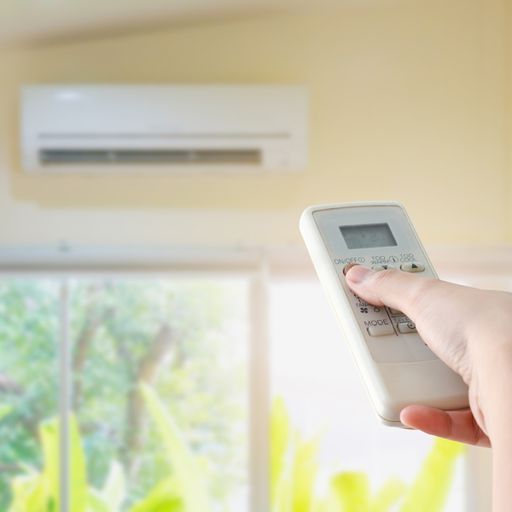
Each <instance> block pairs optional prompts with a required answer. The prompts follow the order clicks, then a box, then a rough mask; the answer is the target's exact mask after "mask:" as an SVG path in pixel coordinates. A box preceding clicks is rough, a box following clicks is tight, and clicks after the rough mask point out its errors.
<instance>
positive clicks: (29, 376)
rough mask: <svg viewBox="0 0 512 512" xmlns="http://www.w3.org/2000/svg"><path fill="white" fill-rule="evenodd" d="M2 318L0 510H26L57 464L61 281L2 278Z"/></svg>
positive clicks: (0, 357) (53, 474)
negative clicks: (27, 497)
mask: <svg viewBox="0 0 512 512" xmlns="http://www.w3.org/2000/svg"><path fill="white" fill-rule="evenodd" d="M0 319H1V320H0V355H1V356H0V439H1V442H0V510H8V508H9V506H12V507H13V510H27V508H26V505H27V503H26V501H25V500H24V498H23V495H24V494H28V493H29V491H30V489H32V488H34V487H35V486H36V485H38V484H40V483H41V481H42V479H41V473H42V471H43V470H44V469H43V468H45V469H46V470H47V471H48V469H49V468H50V467H53V468H55V467H57V464H58V455H57V453H56V450H55V447H56V442H57V423H56V417H57V411H58V397H57V376H58V338H59V287H58V283H56V282H54V281H50V280H40V279H6V278H3V279H1V281H0ZM42 440H44V444H45V446H46V448H47V449H48V450H47V452H46V459H45V458H44V457H43V449H42V446H41V442H42ZM56 478H58V474H57V473H56V472H55V471H54V472H53V473H52V482H55V481H56V480H55V479H56ZM14 506H16V507H17V508H14Z"/></svg>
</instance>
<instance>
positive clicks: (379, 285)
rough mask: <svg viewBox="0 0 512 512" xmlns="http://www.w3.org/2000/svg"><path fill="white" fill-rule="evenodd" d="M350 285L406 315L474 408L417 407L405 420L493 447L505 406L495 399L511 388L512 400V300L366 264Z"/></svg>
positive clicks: (353, 271)
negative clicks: (459, 382)
mask: <svg viewBox="0 0 512 512" xmlns="http://www.w3.org/2000/svg"><path fill="white" fill-rule="evenodd" d="M346 279H347V284H348V285H349V286H350V288H351V289H352V290H353V291H354V292H355V293H357V295H359V296H360V297H362V298H363V299H365V300H366V301H368V302H369V303H371V304H375V305H377V306H382V305H384V304H385V305H387V306H390V307H393V308H396V309H399V310H401V311H403V312H404V313H405V314H406V315H407V316H408V317H409V318H411V319H412V320H413V321H414V323H415V324H416V327H417V329H418V332H419V334H420V336H421V337H422V338H423V340H424V341H425V342H426V343H427V345H428V346H429V347H430V348H431V350H432V351H433V352H435V353H436V355H437V356H438V357H439V358H440V359H441V360H442V361H444V362H445V363H446V364H447V365H448V366H449V367H450V368H452V369H453V370H454V371H456V372H457V373H459V374H460V375H461V377H462V378H463V380H464V381H465V383H466V384H467V385H468V388H469V403H470V409H468V410H461V411H448V412H447V411H442V410H440V409H435V408H431V407H425V406H419V405H411V406H409V407H406V408H405V409H403V410H402V412H401V416H400V419H401V421H402V422H403V423H404V424H405V425H408V426H410V427H412V428H416V429H419V430H423V431H424V432H427V433H429V434H433V435H437V436H440V437H446V438H448V439H453V440H457V441H461V442H465V443H470V444H476V445H483V446H489V444H490V439H489V436H490V437H491V439H492V435H491V434H492V431H493V428H494V426H495V424H496V423H499V421H500V413H501V411H500V407H502V406H503V404H502V403H496V402H497V399H496V395H497V394H499V393H500V392H501V391H502V389H501V388H500V387H505V388H506V391H507V397H508V396H509V395H510V393H508V389H510V388H511V387H512V336H511V332H512V325H511V324H510V323H509V319H510V317H511V313H512V295H510V294H508V293H504V292H493V291H484V290H478V289H474V288H469V287H465V286H459V285H455V284H450V283H446V282H443V281H439V280H437V279H429V278H425V277H422V276H418V275H417V274H410V273H407V272H401V271H399V270H393V269H390V270H384V271H379V272H375V271H372V270H370V269H368V268H366V267H363V266H360V265H356V266H353V267H352V268H350V269H349V270H348V272H347V275H346ZM496 372H498V373H499V374H500V378H498V375H497V374H496ZM506 407H509V406H508V404H507V405H506ZM494 412H496V414H493V413H494ZM507 428H508V425H507Z"/></svg>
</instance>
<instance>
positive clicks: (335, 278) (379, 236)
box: [300, 202, 468, 427]
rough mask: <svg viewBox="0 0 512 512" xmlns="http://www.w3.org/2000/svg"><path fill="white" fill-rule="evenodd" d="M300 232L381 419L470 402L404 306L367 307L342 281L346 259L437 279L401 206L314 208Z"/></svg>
mask: <svg viewBox="0 0 512 512" xmlns="http://www.w3.org/2000/svg"><path fill="white" fill-rule="evenodd" d="M300 230H301V233H302V236H303V238H304V241H305V243H306V247H307V249H308V251H309V254H310V256H311V259H312V261H313V264H314V266H315V269H316V272H317V274H318V277H319V279H320V282H321V284H322V286H323V288H324V290H325V292H326V294H327V297H328V299H329V302H330V303H331V305H332V307H333V309H334V312H335V314H336V317H337V318H338V320H339V323H340V325H341V327H342V330H343V332H344V335H345V339H346V341H347V343H348V345H349V347H350V350H351V352H352V354H353V356H354V359H355V362H356V364H357V366H358V368H359V370H360V373H361V375H362V378H363V380H364V383H365V385H366V389H367V391H368V394H369V397H370V400H371V402H372V405H373V408H374V410H375V412H376V413H377V415H378V417H379V418H380V420H381V421H382V422H383V423H384V424H386V425H391V426H398V427H403V425H402V424H401V422H400V411H401V410H402V409H403V408H404V407H405V406H407V405H412V404H418V405H429V406H432V407H437V408H440V409H444V410H453V409H461V408H465V407H468V390H467V387H466V385H465V384H464V382H463V381H462V379H461V378H460V377H459V375H458V374H456V373H455V372H454V371H452V370H451V369H450V368H448V367H447V366H446V365H445V364H444V363H443V362H442V361H441V360H440V359H438V358H437V356H436V355H435V354H434V353H433V352H432V351H431V350H430V349H429V348H428V346H427V345H426V344H425V343H424V342H423V340H422V339H421V337H420V336H419V334H418V333H417V331H416V326H415V325H414V322H412V321H411V319H410V318H407V317H406V316H405V315H404V313H402V312H401V311H397V310H395V309H392V308H389V307H380V306H373V305H372V304H368V303H367V302H365V301H364V300H362V299H361V298H360V297H358V296H357V295H356V294H354V293H353V292H352V291H351V290H350V288H348V286H347V284H346V282H345V277H344V271H345V270H346V268H347V265H349V264H351V263H358V264H361V265H365V266H369V267H371V268H373V269H374V270H377V271H380V270H385V269H387V268H396V269H399V270H400V271H403V272H414V273H417V274H418V275H421V276H428V277H433V278H437V274H436V272H435V270H434V268H433V266H432V264H431V262H430V260H429V259H428V256H427V254H426V252H425V249H424V248H423V245H422V244H421V242H420V240H419V238H418V235H417V234H416V231H415V229H414V227H413V225H412V223H411V221H410V219H409V217H408V215H407V213H406V211H405V209H404V208H403V206H402V205H400V204H399V203H396V202H370V203H352V204H328V205H320V206H311V207H309V208H307V209H306V210H305V211H304V212H303V214H302V216H301V219H300Z"/></svg>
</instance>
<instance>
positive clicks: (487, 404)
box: [472, 343, 512, 445]
mask: <svg viewBox="0 0 512 512" xmlns="http://www.w3.org/2000/svg"><path fill="white" fill-rule="evenodd" d="M488 348H491V347H488ZM473 377H474V379H475V381H476V382H474V384H475V386H474V387H473V389H474V390H475V392H476V396H477V397H478V398H477V400H478V408H479V409H480V411H481V413H482V416H483V421H484V423H485V425H484V428H485V430H486V432H487V434H488V436H489V438H490V439H491V443H492V444H493V445H494V444H495V442H496V441H498V437H500V438H501V436H502V435H506V437H507V438H509V437H510V425H512V407H511V404H510V397H511V395H512V344H511V343H507V344H503V346H501V347H497V346H493V347H492V350H489V351H488V353H487V354H486V355H485V356H482V357H481V358H480V359H479V362H478V367H477V368H475V372H474V375H473ZM472 384H473V383H472Z"/></svg>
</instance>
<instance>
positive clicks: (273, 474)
mask: <svg viewBox="0 0 512 512" xmlns="http://www.w3.org/2000/svg"><path fill="white" fill-rule="evenodd" d="M290 441H291V427H290V418H289V416H288V412H287V410H286V406H285V403H284V400H283V398H281V397H279V398H275V399H274V401H273V403H272V412H271V416H270V487H271V502H272V504H273V505H275V504H276V503H277V501H278V495H279V492H280V489H282V487H283V479H284V478H285V462H286V456H287V452H288V450H289V448H290Z"/></svg>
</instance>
